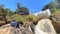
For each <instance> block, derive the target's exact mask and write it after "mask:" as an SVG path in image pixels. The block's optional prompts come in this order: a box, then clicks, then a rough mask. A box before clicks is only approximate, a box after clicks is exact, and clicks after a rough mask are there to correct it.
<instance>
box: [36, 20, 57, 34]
mask: <svg viewBox="0 0 60 34" xmlns="http://www.w3.org/2000/svg"><path fill="white" fill-rule="evenodd" d="M36 27H37V28H35V29H36V30H39V29H40V31H41V32H42V33H43V34H56V32H55V29H54V27H53V25H52V22H51V21H50V20H49V19H42V20H40V21H39V22H38V24H37V25H36ZM35 32H36V33H37V34H40V32H39V31H38V32H39V33H38V32H37V31H35Z"/></svg>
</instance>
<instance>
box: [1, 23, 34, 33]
mask: <svg viewBox="0 0 60 34" xmlns="http://www.w3.org/2000/svg"><path fill="white" fill-rule="evenodd" d="M0 34H33V33H32V32H31V31H30V30H28V29H27V28H24V27H20V28H16V27H12V26H10V24H6V25H3V26H1V27H0Z"/></svg>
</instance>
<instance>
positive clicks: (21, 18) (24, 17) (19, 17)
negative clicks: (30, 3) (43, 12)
mask: <svg viewBox="0 0 60 34" xmlns="http://www.w3.org/2000/svg"><path fill="white" fill-rule="evenodd" d="M13 18H16V21H17V22H20V21H22V22H26V23H27V22H29V19H31V20H33V21H34V20H35V18H36V17H35V16H33V15H18V14H14V15H13Z"/></svg>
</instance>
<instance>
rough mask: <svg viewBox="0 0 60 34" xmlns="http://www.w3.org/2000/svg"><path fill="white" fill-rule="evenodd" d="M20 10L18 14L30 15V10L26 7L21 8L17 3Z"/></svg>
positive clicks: (17, 11)
mask: <svg viewBox="0 0 60 34" xmlns="http://www.w3.org/2000/svg"><path fill="white" fill-rule="evenodd" d="M17 7H18V9H17V10H16V13H17V14H23V15H29V10H28V8H26V7H21V5H20V3H17Z"/></svg>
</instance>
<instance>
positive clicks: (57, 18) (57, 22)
mask: <svg viewBox="0 0 60 34" xmlns="http://www.w3.org/2000/svg"><path fill="white" fill-rule="evenodd" d="M51 21H52V24H53V26H54V28H55V30H56V32H57V33H60V15H57V14H54V15H53V16H52V17H51Z"/></svg>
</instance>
